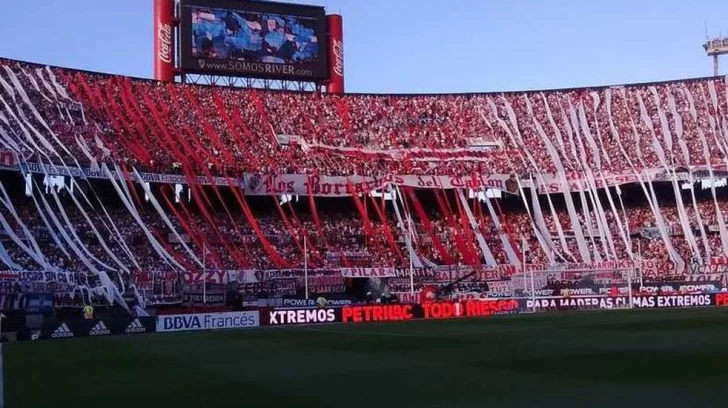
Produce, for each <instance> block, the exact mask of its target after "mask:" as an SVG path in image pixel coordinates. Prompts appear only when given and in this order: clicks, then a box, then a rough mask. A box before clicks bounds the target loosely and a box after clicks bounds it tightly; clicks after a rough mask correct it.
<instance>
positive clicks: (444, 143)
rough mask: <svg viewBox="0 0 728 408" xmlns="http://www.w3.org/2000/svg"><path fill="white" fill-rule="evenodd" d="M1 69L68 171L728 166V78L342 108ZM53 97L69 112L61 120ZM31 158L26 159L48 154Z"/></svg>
mask: <svg viewBox="0 0 728 408" xmlns="http://www.w3.org/2000/svg"><path fill="white" fill-rule="evenodd" d="M3 67H4V68H5V71H6V72H5V78H6V80H5V83H6V84H8V87H6V88H5V89H6V90H8V89H10V90H11V91H12V89H11V88H12V86H13V83H12V82H11V81H10V79H11V78H10V77H11V76H12V75H14V77H13V79H17V81H18V84H19V85H20V86H22V87H24V89H25V91H26V92H27V96H28V97H29V98H30V99H31V100H32V101H33V103H34V104H35V106H36V107H37V108H38V110H39V112H42V116H43V117H45V118H47V121H48V125H49V127H50V128H51V129H53V130H54V131H55V132H56V135H57V137H58V139H59V141H60V142H62V143H63V144H64V145H65V146H68V152H67V153H69V155H68V156H66V158H67V159H68V160H69V161H70V162H71V163H73V160H72V159H71V157H73V158H74V159H78V160H81V161H89V160H96V161H101V160H104V159H105V158H108V157H109V156H110V157H113V158H114V159H115V160H116V161H118V162H123V163H129V164H134V165H137V166H139V167H140V168H142V169H146V170H154V171H160V172H177V173H183V172H185V171H186V170H187V169H189V170H190V171H192V172H193V173H197V174H204V173H206V172H210V173H211V174H239V173H240V172H252V173H266V174H283V173H319V174H327V175H354V174H358V175H362V174H364V175H383V174H443V175H472V174H473V173H478V174H512V173H516V174H523V173H526V172H528V171H532V172H540V173H556V172H557V171H562V170H563V171H567V172H568V171H579V170H582V169H585V168H587V167H589V168H592V169H601V170H604V171H612V172H625V171H626V172H631V171H633V170H634V169H642V168H665V167H670V168H672V167H675V166H688V165H704V164H705V163H706V160H707V161H708V162H710V163H714V164H721V165H722V164H725V158H726V152H728V145H727V144H726V141H725V138H724V137H723V133H725V131H726V129H725V123H726V121H725V119H726V112H727V111H728V94H727V93H726V80H725V79H724V78H710V79H701V80H691V81H677V82H669V83H657V84H652V85H634V86H620V87H606V88H605V87H602V88H594V89H577V90H565V91H544V92H526V93H502V94H473V95H437V96H394V95H345V96H341V95H326V94H311V93H292V92H273V91H263V90H255V89H234V88H221V87H202V86H193V85H184V84H163V83H157V82H153V81H145V80H134V79H129V78H125V77H116V76H108V75H99V74H89V73H82V72H74V71H70V70H62V69H52V70H51V69H44V68H41V67H36V66H32V65H27V64H23V63H18V62H11V61H6V62H4V63H3ZM0 72H1V71H0ZM11 73H12V74H11ZM57 87H63V88H64V93H67V96H68V97H69V98H71V99H72V100H73V102H71V103H66V104H64V109H63V110H61V109H58V104H57V101H56V100H55V99H54V97H57V96H59V95H58V93H59V92H58V91H57ZM54 93H55V94H54ZM13 99H15V97H13ZM81 106H83V108H85V111H84V112H82V111H81ZM66 108H67V109H66ZM82 116H83V117H82ZM281 135H286V136H293V138H292V143H289V144H284V145H282V144H281V143H279V141H280V140H279V137H280V136H281ZM474 140H479V141H481V143H482V141H486V142H490V143H491V144H490V145H489V151H488V152H487V153H484V154H483V153H481V154H475V153H472V152H471V153H462V152H458V153H455V152H453V149H458V148H461V149H466V150H467V149H468V148H469V147H472V145H473V143H475V142H473V141H474ZM28 147H30V148H31V149H29V150H27V151H26V152H25V153H26V154H27V156H31V157H32V156H33V155H38V154H39V153H38V151H37V149H36V150H33V149H32V148H34V147H35V146H28ZM415 148H419V149H425V150H426V151H428V152H430V154H428V156H429V157H426V158H422V157H421V151H420V154H418V153H417V152H416V151H415V150H412V149H415ZM41 150H43V149H42V148H41ZM393 152H397V153H393Z"/></svg>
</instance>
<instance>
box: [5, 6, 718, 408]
mask: <svg viewBox="0 0 728 408" xmlns="http://www.w3.org/2000/svg"><path fill="white" fill-rule="evenodd" d="M153 20H154V30H153V41H154V62H153V66H154V78H153V79H149V78H135V77H131V76H124V75H119V74H116V73H113V72H112V73H99V72H91V71H86V70H80V69H76V68H74V67H60V66H56V65H47V64H38V63H34V62H30V61H22V60H18V59H11V58H6V57H5V56H3V54H2V49H3V47H2V45H0V268H1V269H0V299H1V300H2V301H1V302H0V311H1V312H2V313H1V315H0V329H1V330H0V333H1V334H0V338H1V339H2V345H1V348H0V373H1V374H2V375H1V378H0V380H1V381H0V408H4V407H9V408H16V407H17V408H36V407H38V408H40V407H78V406H88V405H102V406H104V407H107V408H111V407H128V406H130V405H131V406H137V407H178V408H182V407H230V406H254V407H344V406H346V407H352V408H353V407H371V406H381V407H389V406H398V407H422V408H425V407H428V408H429V407H485V406H499V407H535V406H574V407H614V406H615V405H616V406H640V407H641V406H645V405H650V404H652V405H653V406H669V407H673V406H687V407H698V406H711V407H714V406H720V405H722V403H720V401H721V400H722V398H724V397H725V393H726V391H728V374H726V373H727V372H728V309H724V307H726V306H728V281H727V275H728V227H727V226H726V223H727V221H726V219H727V218H726V215H725V213H728V77H725V76H720V75H719V65H718V61H719V57H720V56H721V55H723V54H726V53H728V38H722V37H718V38H709V39H707V40H706V42H705V44H704V50H705V52H706V54H707V55H708V56H709V57H712V58H713V60H714V64H715V71H714V75H713V76H709V77H703V78H690V79H673V80H670V81H664V82H650V83H639V84H625V85H618V86H592V87H589V88H573V89H558V90H535V91H523V92H516V91H514V92H481V93H469V94H394V93H393V94H364V93H348V92H347V91H346V87H345V84H346V83H345V72H344V36H343V32H344V30H343V27H344V16H342V15H341V14H336V13H331V10H327V8H325V7H322V6H318V5H302V4H289V3H280V2H268V1H255V2H252V1H234V0H154V1H153ZM151 38H152V36H151V35H150V40H151Z"/></svg>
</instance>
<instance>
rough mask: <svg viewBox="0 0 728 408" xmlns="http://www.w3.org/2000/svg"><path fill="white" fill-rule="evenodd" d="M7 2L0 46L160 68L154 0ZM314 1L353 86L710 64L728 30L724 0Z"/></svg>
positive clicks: (639, 72)
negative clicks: (340, 28)
mask: <svg viewBox="0 0 728 408" xmlns="http://www.w3.org/2000/svg"><path fill="white" fill-rule="evenodd" d="M294 2H296V1H294ZM299 2H300V1H299ZM2 3H3V4H2V24H0V56H3V57H8V58H16V59H24V60H29V61H36V62H42V63H47V64H53V65H61V66H68V67H74V68H80V69H87V70H93V71H101V72H111V73H117V74H124V75H132V76H139V77H150V76H151V74H152V2H151V0H123V1H110V0H41V1H38V2H30V3H26V2H22V1H20V0H3V1H2ZM308 3H312V4H318V5H326V6H327V7H328V10H329V11H330V12H341V13H342V14H343V16H344V36H345V39H344V42H345V52H346V66H345V68H346V79H347V91H350V92H376V93H386V92H393V93H429V92H477V91H501V90H524V89H546V88H564V87H576V86H588V85H600V84H618V83H629V82H644V81H657V80H667V79H678V78H687V77H698V76H708V75H711V73H712V62H711V60H710V59H709V58H708V57H706V56H705V54H704V51H703V49H702V47H701V44H702V43H703V41H704V40H705V29H704V24H705V22H707V24H708V29H709V32H710V33H711V34H712V35H718V34H720V33H721V32H722V33H723V34H724V35H728V1H725V0H723V1H719V0H710V1H701V0H695V1H684V0H683V1H676V0H631V1H630V0H612V1H600V0H591V1H589V0H581V1H577V0H549V1H537V0H530V1H526V0H510V1H504V0H499V1H491V0H450V1H442V0H312V1H310V2H308ZM724 60H725V61H724V66H725V68H724V69H722V73H723V74H728V58H724Z"/></svg>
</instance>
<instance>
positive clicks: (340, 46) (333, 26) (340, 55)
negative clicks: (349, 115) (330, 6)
mask: <svg viewBox="0 0 728 408" xmlns="http://www.w3.org/2000/svg"><path fill="white" fill-rule="evenodd" d="M326 18H327V20H328V23H329V83H328V86H327V88H326V90H327V91H328V92H329V93H334V94H339V93H344V23H343V20H342V18H341V15H339V14H331V15H328V16H326Z"/></svg>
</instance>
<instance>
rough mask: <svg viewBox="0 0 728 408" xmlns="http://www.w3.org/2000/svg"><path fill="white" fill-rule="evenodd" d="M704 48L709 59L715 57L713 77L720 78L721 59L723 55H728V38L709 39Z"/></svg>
mask: <svg viewBox="0 0 728 408" xmlns="http://www.w3.org/2000/svg"><path fill="white" fill-rule="evenodd" d="M703 48H704V49H705V52H706V54H708V56H709V57H713V75H714V76H718V75H719V74H720V62H719V58H720V56H721V55H725V54H728V37H716V38H712V39H711V38H708V39H707V40H706V41H705V44H703Z"/></svg>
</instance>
